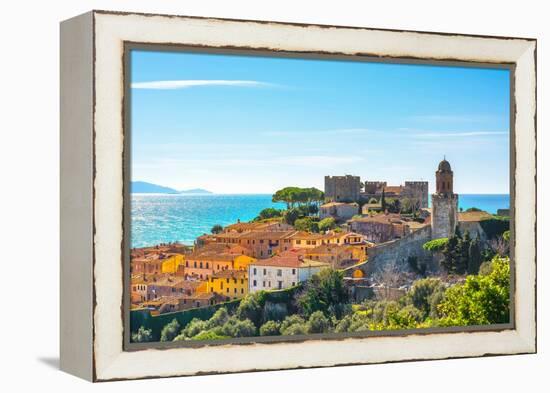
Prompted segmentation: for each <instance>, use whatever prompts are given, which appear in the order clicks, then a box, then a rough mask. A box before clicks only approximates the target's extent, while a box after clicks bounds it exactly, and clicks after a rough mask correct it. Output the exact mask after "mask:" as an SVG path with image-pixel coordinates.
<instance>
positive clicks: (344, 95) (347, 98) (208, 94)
mask: <svg viewBox="0 0 550 393" xmlns="http://www.w3.org/2000/svg"><path fill="white" fill-rule="evenodd" d="M131 62H132V63H131V64H132V66H131V82H132V102H131V113H132V180H142V181H148V182H152V183H156V184H161V185H164V186H169V187H173V188H176V189H188V188H205V189H208V190H210V191H213V192H217V193H272V192H273V191H275V190H277V189H279V188H281V187H284V186H288V185H295V186H304V187H305V186H307V187H312V186H313V187H318V188H320V189H322V188H323V179H324V175H343V174H353V175H359V176H361V180H387V181H388V182H389V183H390V184H395V185H397V184H401V183H403V182H404V181H405V180H428V181H429V182H430V189H431V190H433V183H434V171H435V169H436V167H437V164H438V163H439V161H440V160H441V159H442V158H443V156H444V155H445V156H446V158H447V160H449V161H450V163H451V165H452V167H453V170H454V173H455V192H459V193H508V192H509V173H508V168H509V150H508V149H509V116H510V112H509V111H510V91H509V72H508V71H507V70H499V69H481V68H461V67H441V66H437V67H436V66H427V65H398V64H383V63H367V62H351V61H334V60H309V59H308V60H306V59H289V58H272V57H252V56H228V55H214V54H203V53H201V54H199V53H195V54H193V53H184V52H154V51H141V50H140V51H136V50H134V51H132V59H131Z"/></svg>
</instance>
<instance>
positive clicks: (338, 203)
mask: <svg viewBox="0 0 550 393" xmlns="http://www.w3.org/2000/svg"><path fill="white" fill-rule="evenodd" d="M343 205H349V206H359V205H358V204H357V203H355V202H351V203H346V202H329V203H325V204H324V205H321V207H322V208H323V207H333V206H343Z"/></svg>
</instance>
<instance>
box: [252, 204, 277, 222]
mask: <svg viewBox="0 0 550 393" xmlns="http://www.w3.org/2000/svg"><path fill="white" fill-rule="evenodd" d="M282 215H283V211H282V210H279V209H275V208H273V207H268V208H265V209H263V210H262V211H261V212H260V213H259V214H258V217H256V218H255V219H254V221H261V220H267V219H270V218H276V217H281V216H282Z"/></svg>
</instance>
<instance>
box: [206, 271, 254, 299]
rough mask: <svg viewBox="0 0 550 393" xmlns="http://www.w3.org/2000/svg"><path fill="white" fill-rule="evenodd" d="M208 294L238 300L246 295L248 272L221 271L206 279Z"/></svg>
mask: <svg viewBox="0 0 550 393" xmlns="http://www.w3.org/2000/svg"><path fill="white" fill-rule="evenodd" d="M208 293H217V294H219V295H222V296H225V297H228V298H231V299H239V298H242V297H244V296H245V295H246V294H247V293H248V272H247V271H246V270H223V271H219V272H217V273H214V274H212V276H210V278H209V279H208Z"/></svg>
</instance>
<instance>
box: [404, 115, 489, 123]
mask: <svg viewBox="0 0 550 393" xmlns="http://www.w3.org/2000/svg"><path fill="white" fill-rule="evenodd" d="M496 118H497V117H496V116H493V115H469V114H466V115H438V114H434V115H416V116H410V117H409V119H411V120H414V121H421V122H434V123H439V122H453V123H478V122H484V121H491V120H494V119H496Z"/></svg>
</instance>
